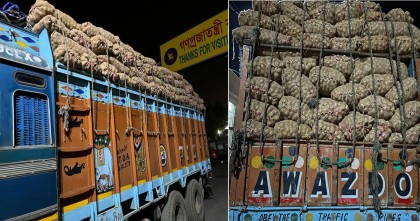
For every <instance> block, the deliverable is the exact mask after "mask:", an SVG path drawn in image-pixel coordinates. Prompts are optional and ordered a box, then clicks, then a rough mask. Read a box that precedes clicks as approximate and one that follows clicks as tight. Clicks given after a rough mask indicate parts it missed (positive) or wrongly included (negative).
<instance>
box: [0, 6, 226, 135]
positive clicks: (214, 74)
mask: <svg viewBox="0 0 420 221" xmlns="http://www.w3.org/2000/svg"><path fill="white" fill-rule="evenodd" d="M6 2H7V1H3V3H2V2H0V7H2V6H3V5H4V4H5V3H6ZM12 2H13V3H15V4H18V5H19V7H20V11H22V12H24V13H25V14H28V13H29V9H30V7H31V5H32V4H34V3H35V0H29V1H28V0H14V1H12ZM48 2H50V3H51V4H52V5H54V6H55V8H57V9H59V10H60V11H62V12H64V13H66V14H68V15H70V16H71V17H73V18H74V19H75V20H76V22H78V23H83V22H86V21H89V22H91V23H92V24H94V25H96V26H98V27H103V28H104V29H106V30H108V31H110V32H111V33H113V34H114V35H117V36H119V37H120V39H121V41H122V42H124V43H126V44H129V45H131V46H132V47H133V48H134V49H135V50H136V51H138V52H140V53H141V54H143V55H144V56H147V57H150V58H153V59H154V60H155V61H156V62H158V64H159V62H160V45H161V44H163V43H165V42H167V41H169V40H171V39H172V38H174V37H176V36H178V35H180V34H182V33H184V32H185V31H187V30H189V29H191V28H193V27H194V26H196V25H198V24H200V23H202V22H203V21H205V20H207V19H209V18H210V17H213V16H214V15H216V14H218V13H220V12H222V11H223V10H226V9H227V6H228V3H227V1H226V0H218V1H199V2H198V1H197V2H196V1H191V2H188V1H152V0H145V1H137V2H134V1H98V0H71V1H63V0H49V1H48ZM227 67H228V57H227V53H225V54H222V55H219V56H217V57H214V58H212V59H209V60H207V61H204V62H202V63H199V64H196V65H194V66H191V67H188V68H186V69H183V70H181V71H178V73H180V74H182V75H183V76H184V78H185V79H186V80H188V81H189V82H190V83H191V85H192V86H193V87H194V90H195V91H196V92H197V93H198V94H199V95H200V97H201V98H203V99H204V102H205V105H206V107H207V111H206V127H207V133H208V134H209V135H210V136H211V135H213V134H214V133H216V131H217V129H223V127H225V126H226V125H227V99H228V95H227V92H228V86H227V85H228V84H227V81H228V80H227V79H228V75H227V73H228V69H227Z"/></svg>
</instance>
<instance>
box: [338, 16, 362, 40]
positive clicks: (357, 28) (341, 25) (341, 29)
mask: <svg viewBox="0 0 420 221" xmlns="http://www.w3.org/2000/svg"><path fill="white" fill-rule="evenodd" d="M364 23H365V21H364V20H362V19H359V18H353V19H350V35H351V37H354V36H360V34H361V33H362V31H363V25H364ZM335 28H336V29H337V36H338V37H345V38H348V37H349V23H348V21H347V20H345V21H341V22H338V23H337V24H335Z"/></svg>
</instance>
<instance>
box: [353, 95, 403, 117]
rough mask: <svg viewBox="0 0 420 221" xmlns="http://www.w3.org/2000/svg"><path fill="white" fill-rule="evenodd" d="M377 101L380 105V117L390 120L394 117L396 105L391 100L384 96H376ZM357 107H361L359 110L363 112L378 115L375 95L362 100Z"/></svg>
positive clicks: (373, 115)
mask: <svg viewBox="0 0 420 221" xmlns="http://www.w3.org/2000/svg"><path fill="white" fill-rule="evenodd" d="M376 103H377V107H378V117H379V118H381V119H385V120H389V119H390V118H391V117H392V115H394V111H395V107H394V104H393V103H392V102H391V101H389V100H388V99H386V98H384V97H381V96H376ZM357 107H358V108H359V111H360V112H361V113H364V114H367V115H370V116H372V117H375V115H376V112H375V102H374V96H373V95H369V96H367V97H365V98H363V99H362V100H360V102H359V104H358V105H357Z"/></svg>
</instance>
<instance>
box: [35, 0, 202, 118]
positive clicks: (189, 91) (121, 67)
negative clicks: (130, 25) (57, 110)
mask: <svg viewBox="0 0 420 221" xmlns="http://www.w3.org/2000/svg"><path fill="white" fill-rule="evenodd" d="M28 23H29V25H30V27H32V31H33V32H35V33H40V32H41V31H42V30H43V29H44V28H46V29H47V30H48V32H49V34H50V38H51V45H52V50H53V54H54V59H55V60H56V61H57V62H60V63H63V64H66V63H67V62H69V65H70V67H71V68H74V69H78V70H83V71H85V72H87V73H91V72H93V73H94V74H95V75H102V76H104V77H106V78H108V77H109V79H110V81H111V82H112V83H114V84H117V85H121V86H124V85H125V84H127V87H130V88H132V89H135V90H136V89H137V90H141V91H146V92H147V93H149V94H155V95H159V96H162V97H163V98H165V97H166V98H167V99H168V100H172V101H175V102H179V103H181V104H184V105H188V106H191V107H193V108H196V109H198V110H204V109H205V106H204V101H203V99H201V98H200V97H199V96H198V94H197V93H195V92H194V90H193V88H192V86H191V84H189V83H188V82H187V81H186V80H185V79H184V78H183V77H182V75H180V74H178V73H176V72H173V71H170V70H168V69H166V68H164V67H160V66H157V64H156V62H155V61H154V60H153V59H152V58H148V57H145V56H143V55H142V54H140V53H139V52H137V51H135V50H134V49H133V48H132V47H131V46H129V45H127V44H124V43H123V42H122V41H121V40H120V38H119V37H118V36H115V35H113V34H112V33H110V32H108V31H107V30H105V29H103V28H101V27H97V26H95V25H93V24H92V23H90V22H84V23H81V24H79V23H77V22H76V21H75V20H74V19H73V18H72V17H70V16H69V15H67V14H66V13H64V12H62V11H60V10H58V9H56V8H55V7H54V6H53V5H51V4H50V3H49V2H48V1H43V0H37V1H36V2H35V4H34V5H32V7H31V9H30V11H29V14H28Z"/></svg>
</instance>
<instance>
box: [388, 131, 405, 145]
mask: <svg viewBox="0 0 420 221" xmlns="http://www.w3.org/2000/svg"><path fill="white" fill-rule="evenodd" d="M388 141H389V143H402V142H403V136H402V134H401V133H392V134H391V136H389V139H388Z"/></svg>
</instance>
